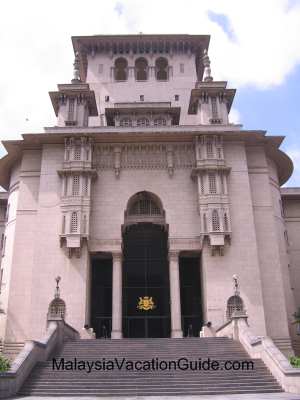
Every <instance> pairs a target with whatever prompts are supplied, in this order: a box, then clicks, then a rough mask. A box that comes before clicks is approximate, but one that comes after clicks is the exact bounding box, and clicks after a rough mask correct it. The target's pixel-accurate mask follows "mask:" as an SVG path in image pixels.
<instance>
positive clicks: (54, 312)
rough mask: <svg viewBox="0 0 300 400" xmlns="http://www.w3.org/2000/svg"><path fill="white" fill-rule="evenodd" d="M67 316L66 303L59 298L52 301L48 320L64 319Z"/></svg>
mask: <svg viewBox="0 0 300 400" xmlns="http://www.w3.org/2000/svg"><path fill="white" fill-rule="evenodd" d="M65 316H66V303H65V302H64V301H63V300H62V299H60V298H59V297H58V298H56V299H54V300H52V301H51V303H50V304H49V309H48V320H50V319H60V318H61V319H64V318H65Z"/></svg>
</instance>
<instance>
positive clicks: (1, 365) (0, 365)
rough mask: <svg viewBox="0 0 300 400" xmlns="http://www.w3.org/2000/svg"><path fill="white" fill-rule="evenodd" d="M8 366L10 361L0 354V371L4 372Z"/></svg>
mask: <svg viewBox="0 0 300 400" xmlns="http://www.w3.org/2000/svg"><path fill="white" fill-rule="evenodd" d="M9 368H10V361H9V360H8V359H7V358H5V357H3V356H2V355H1V354H0V372H6V371H8V370H9Z"/></svg>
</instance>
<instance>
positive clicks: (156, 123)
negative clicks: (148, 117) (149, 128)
mask: <svg viewBox="0 0 300 400" xmlns="http://www.w3.org/2000/svg"><path fill="white" fill-rule="evenodd" d="M165 125H167V121H166V119H165V118H155V120H154V126H165Z"/></svg>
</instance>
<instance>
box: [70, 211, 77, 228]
mask: <svg viewBox="0 0 300 400" xmlns="http://www.w3.org/2000/svg"><path fill="white" fill-rule="evenodd" d="M77 229H78V216H77V213H76V212H72V215H71V232H72V233H76V232H77Z"/></svg>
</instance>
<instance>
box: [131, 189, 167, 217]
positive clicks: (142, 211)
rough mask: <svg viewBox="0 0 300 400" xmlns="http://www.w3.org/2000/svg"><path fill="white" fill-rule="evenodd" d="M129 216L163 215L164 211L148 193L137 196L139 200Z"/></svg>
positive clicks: (134, 203)
mask: <svg viewBox="0 0 300 400" xmlns="http://www.w3.org/2000/svg"><path fill="white" fill-rule="evenodd" d="M128 214H129V215H161V214H162V211H161V209H160V207H159V205H158V204H156V202H155V201H154V200H153V199H152V198H151V196H149V194H147V193H142V194H140V195H138V196H137V199H136V200H135V201H134V202H133V203H132V204H131V206H130V208H129V210H128Z"/></svg>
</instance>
